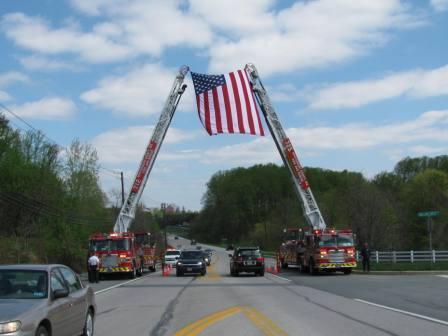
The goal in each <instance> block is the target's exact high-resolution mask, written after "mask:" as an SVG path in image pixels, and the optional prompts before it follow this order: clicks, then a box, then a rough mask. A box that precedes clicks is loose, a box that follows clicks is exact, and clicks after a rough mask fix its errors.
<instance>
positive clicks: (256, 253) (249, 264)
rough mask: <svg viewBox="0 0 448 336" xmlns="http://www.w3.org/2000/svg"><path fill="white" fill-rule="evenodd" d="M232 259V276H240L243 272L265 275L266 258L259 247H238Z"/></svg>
mask: <svg viewBox="0 0 448 336" xmlns="http://www.w3.org/2000/svg"><path fill="white" fill-rule="evenodd" d="M229 257H230V275H232V276H238V275H239V274H240V273H241V272H250V273H255V274H258V275H260V276H263V275H264V258H263V256H262V255H261V252H260V249H259V248H258V247H238V248H237V249H235V251H234V253H233V255H232V254H229Z"/></svg>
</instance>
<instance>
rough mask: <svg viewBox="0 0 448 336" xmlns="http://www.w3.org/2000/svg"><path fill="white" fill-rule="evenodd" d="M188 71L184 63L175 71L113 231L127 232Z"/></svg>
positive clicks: (182, 89)
mask: <svg viewBox="0 0 448 336" xmlns="http://www.w3.org/2000/svg"><path fill="white" fill-rule="evenodd" d="M188 71H189V67H188V66H185V65H184V66H182V67H181V68H180V69H179V72H178V73H177V76H176V79H175V80H174V83H173V86H172V88H171V90H170V93H169V95H168V98H167V100H166V102H165V105H164V107H163V109H162V113H161V114H160V118H159V121H158V122H157V125H156V126H155V128H154V130H153V133H152V136H151V139H150V140H149V143H148V145H147V147H146V151H145V154H144V155H143V158H142V161H141V162H140V167H139V169H138V170H137V174H136V175H135V178H134V183H133V184H132V186H131V189H130V191H129V193H128V194H127V197H126V199H125V202H124V203H123V206H122V207H121V210H120V214H119V215H118V218H117V221H116V223H115V226H114V232H127V231H128V230H129V227H130V225H131V223H132V221H133V220H134V218H135V211H136V209H137V205H138V202H139V201H140V198H141V196H142V192H143V189H145V185H146V182H147V181H148V177H149V174H150V173H151V170H152V167H153V166H154V162H155V160H156V158H157V154H158V153H159V150H160V147H161V146H162V142H163V140H164V139H165V135H166V132H167V130H168V127H169V126H170V123H171V120H172V119H173V115H174V112H175V111H176V108H177V105H178V104H179V101H180V98H181V97H182V94H183V93H184V92H185V89H186V88H187V85H186V84H184V79H185V76H186V75H187V73H188Z"/></svg>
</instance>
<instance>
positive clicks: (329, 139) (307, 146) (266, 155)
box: [200, 110, 448, 166]
mask: <svg viewBox="0 0 448 336" xmlns="http://www.w3.org/2000/svg"><path fill="white" fill-rule="evenodd" d="M447 127H448V110H442V111H429V112H426V113H423V114H422V115H420V116H419V117H418V118H416V119H415V120H411V121H406V122H403V123H396V124H390V125H380V126H374V125H370V124H346V125H342V126H340V127H303V128H289V129H287V130H286V133H287V134H288V136H289V137H290V139H291V142H292V143H293V145H294V146H295V149H296V151H297V155H298V156H299V159H300V158H303V157H310V156H315V155H316V153H319V152H320V153H322V152H323V151H327V150H331V151H333V150H344V151H347V150H355V151H357V150H366V149H372V148H378V147H381V148H382V147H383V146H389V147H390V146H397V145H399V144H403V145H405V144H411V145H412V144H413V143H417V144H416V145H414V146H420V145H418V143H421V142H423V141H434V142H441V143H444V144H446V143H447V142H448V132H446V129H447ZM415 148H417V149H418V148H419V149H423V147H421V146H420V147H415ZM415 148H414V149H415ZM420 154H424V152H421V153H420ZM402 156H403V155H402V152H400V155H399V156H397V157H398V158H400V157H402ZM200 157H202V158H201V159H200V160H201V162H203V163H206V164H223V165H227V164H236V165H244V166H247V165H252V164H257V163H267V162H280V156H279V154H278V152H277V149H276V148H275V146H274V142H273V140H272V139H271V138H270V137H266V138H256V139H255V140H252V141H250V142H245V143H241V144H237V145H232V146H225V147H222V148H214V149H211V150H205V151H204V154H203V155H201V156H200Z"/></svg>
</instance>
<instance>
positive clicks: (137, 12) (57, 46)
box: [1, 0, 212, 63]
mask: <svg viewBox="0 0 448 336" xmlns="http://www.w3.org/2000/svg"><path fill="white" fill-rule="evenodd" d="M72 4H73V5H74V6H75V7H76V8H78V9H80V10H81V11H82V12H83V13H87V14H90V15H99V14H101V15H102V16H101V18H104V21H100V22H99V23H97V24H95V25H93V27H92V29H91V31H82V30H80V29H79V27H78V25H77V24H68V25H66V26H64V27H60V28H53V27H51V26H50V24H49V23H48V22H46V21H44V20H43V19H41V18H39V17H32V16H27V15H25V14H23V13H11V14H6V15H4V16H3V19H2V20H1V27H2V28H3V30H4V31H5V34H6V36H7V37H8V38H9V39H11V40H13V41H14V42H15V43H16V44H17V45H19V46H21V47H23V48H26V49H30V50H32V51H34V52H38V53H41V54H46V55H56V54H63V53H64V54H74V55H78V56H79V57H80V58H81V59H82V60H84V61H87V62H92V63H100V62H115V61H123V60H128V59H129V58H132V57H135V56H138V55H142V54H143V55H151V56H156V57H157V56H160V54H161V53H162V52H163V50H165V49H166V48H168V47H172V46H179V45H184V46H191V47H195V48H202V47H204V46H206V45H207V44H208V43H210V42H211V40H212V33H211V31H210V29H209V26H208V25H207V24H206V23H205V22H204V21H203V20H201V19H200V18H199V17H198V16H197V15H195V14H192V13H190V12H188V11H186V10H183V9H182V4H181V2H179V1H175V0H167V1H147V0H133V1H120V0H119V1H114V2H111V1H90V0H89V1H80V0H78V1H72Z"/></svg>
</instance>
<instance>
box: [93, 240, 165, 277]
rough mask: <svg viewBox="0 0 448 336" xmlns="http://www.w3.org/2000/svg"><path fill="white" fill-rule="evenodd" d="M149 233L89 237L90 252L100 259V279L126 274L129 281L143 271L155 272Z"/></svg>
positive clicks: (154, 257) (154, 256)
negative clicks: (111, 275)
mask: <svg viewBox="0 0 448 336" xmlns="http://www.w3.org/2000/svg"><path fill="white" fill-rule="evenodd" d="M149 238H150V234H149V232H139V233H133V232H112V233H109V234H107V233H96V234H93V235H91V236H90V240H89V242H90V252H91V253H94V254H95V255H96V256H97V257H98V258H99V259H100V268H99V271H100V277H101V278H104V277H106V276H108V275H110V274H114V273H124V274H127V275H128V276H129V277H130V278H131V279H133V278H135V277H136V276H140V275H142V274H143V272H144V270H145V269H148V270H150V271H152V272H154V271H155V270H156V262H157V257H156V252H155V250H156V249H155V246H154V245H153V244H151V243H150V240H149Z"/></svg>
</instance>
